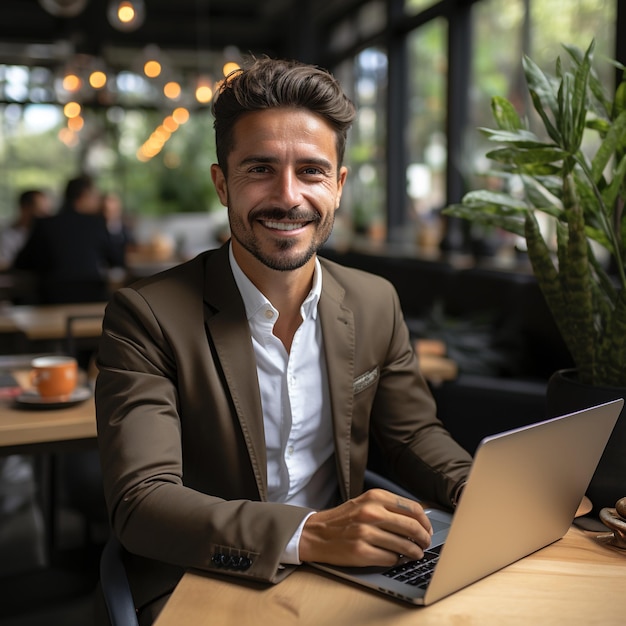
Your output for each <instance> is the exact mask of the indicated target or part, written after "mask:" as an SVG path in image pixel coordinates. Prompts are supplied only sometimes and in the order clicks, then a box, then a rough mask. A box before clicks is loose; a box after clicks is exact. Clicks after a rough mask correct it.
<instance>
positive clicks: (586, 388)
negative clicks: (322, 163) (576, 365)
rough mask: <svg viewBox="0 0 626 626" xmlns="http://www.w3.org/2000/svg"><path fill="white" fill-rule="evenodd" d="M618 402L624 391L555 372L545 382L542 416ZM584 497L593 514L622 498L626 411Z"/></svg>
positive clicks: (625, 474) (624, 491) (625, 479)
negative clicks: (544, 407) (588, 501)
mask: <svg viewBox="0 0 626 626" xmlns="http://www.w3.org/2000/svg"><path fill="white" fill-rule="evenodd" d="M618 398H626V388H623V387H593V386H590V385H583V384H581V383H579V382H578V378H577V375H576V370H574V369H565V370H559V371H557V372H555V373H554V374H553V375H552V377H551V378H550V380H549V381H548V390H547V404H546V412H547V416H548V417H557V416H559V415H564V414H566V413H573V412H574V411H578V410H581V409H585V408H587V407H590V406H593V405H596V404H602V403H604V402H610V401H611V400H616V399H618ZM587 496H588V497H589V499H590V500H591V502H592V504H593V512H594V513H595V514H597V513H598V512H599V511H600V509H602V508H603V507H614V506H615V503H616V502H617V500H619V499H620V498H623V497H624V496H626V409H623V410H622V413H621V415H620V416H619V418H618V421H617V424H616V426H615V429H614V430H613V433H612V435H611V438H610V439H609V443H608V444H607V446H606V449H605V451H604V454H603V455H602V458H601V459H600V463H599V464H598V468H597V469H596V472H595V474H594V475H593V478H592V479H591V484H590V485H589V489H588V490H587Z"/></svg>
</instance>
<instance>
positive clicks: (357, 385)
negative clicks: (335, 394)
mask: <svg viewBox="0 0 626 626" xmlns="http://www.w3.org/2000/svg"><path fill="white" fill-rule="evenodd" d="M377 380H378V366H376V367H375V368H374V369H373V370H370V371H369V372H365V374H361V375H360V376H358V377H357V378H355V379H354V382H353V383H352V390H353V391H354V393H359V392H360V391H363V389H365V388H366V387H369V386H370V385H372V384H373V383H375V382H376V381H377Z"/></svg>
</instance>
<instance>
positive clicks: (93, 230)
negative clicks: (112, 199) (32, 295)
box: [14, 175, 124, 304]
mask: <svg viewBox="0 0 626 626" xmlns="http://www.w3.org/2000/svg"><path fill="white" fill-rule="evenodd" d="M123 263H124V259H123V258H119V255H118V254H116V247H115V246H114V245H113V243H112V241H111V238H110V237H109V233H108V232H107V228H106V222H105V220H104V217H103V215H102V213H101V211H100V193H99V191H98V188H97V187H96V185H95V182H94V181H93V179H92V178H91V177H90V176H88V175H82V176H78V177H77V178H74V179H72V180H70V181H69V182H68V183H67V186H66V189H65V197H64V201H63V205H62V206H61V209H60V210H59V212H58V213H57V214H56V215H53V216H51V217H46V218H44V219H40V220H36V221H35V224H34V227H33V230H32V233H31V235H30V237H29V239H28V240H27V242H26V244H25V245H24V247H23V248H22V250H21V251H20V253H19V254H18V255H17V257H16V259H15V262H14V268H15V269H18V270H25V271H29V272H32V273H33V274H34V275H35V276H36V277H37V280H38V292H39V302H40V303H41V304H58V303H66V302H70V303H72V302H97V301H103V300H107V299H108V297H109V288H108V277H107V272H108V270H109V269H110V268H111V267H118V266H121V265H123Z"/></svg>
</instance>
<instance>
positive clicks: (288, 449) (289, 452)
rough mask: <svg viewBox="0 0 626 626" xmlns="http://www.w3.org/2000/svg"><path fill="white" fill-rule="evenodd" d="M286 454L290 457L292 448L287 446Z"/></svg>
mask: <svg viewBox="0 0 626 626" xmlns="http://www.w3.org/2000/svg"><path fill="white" fill-rule="evenodd" d="M287 453H288V454H289V456H291V455H292V454H293V446H289V447H288V448H287Z"/></svg>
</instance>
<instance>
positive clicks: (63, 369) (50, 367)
mask: <svg viewBox="0 0 626 626" xmlns="http://www.w3.org/2000/svg"><path fill="white" fill-rule="evenodd" d="M31 367H32V370H31V374H30V381H31V383H32V385H33V387H34V388H35V389H36V390H37V391H38V392H39V395H40V396H41V397H42V398H63V397H69V396H70V395H71V394H72V392H73V391H74V389H75V388H76V381H77V378H78V364H77V362H76V359H74V358H72V357H71V356H40V357H37V358H36V359H33V360H32V361H31Z"/></svg>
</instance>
